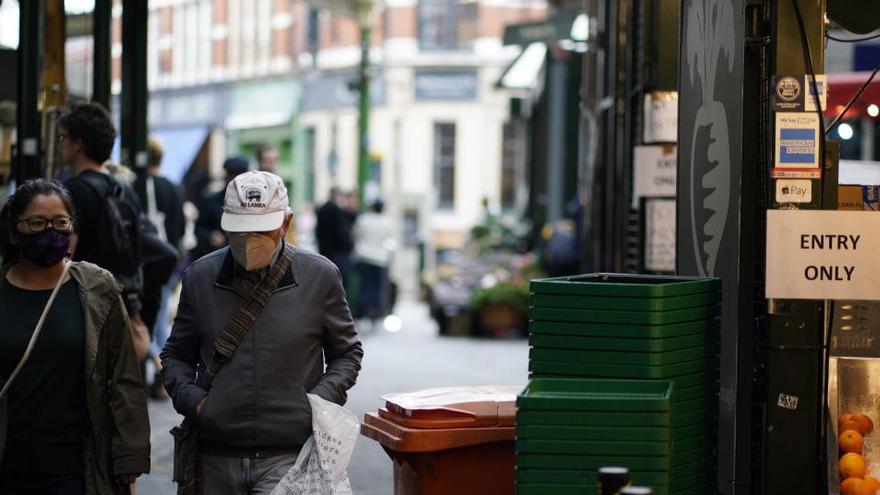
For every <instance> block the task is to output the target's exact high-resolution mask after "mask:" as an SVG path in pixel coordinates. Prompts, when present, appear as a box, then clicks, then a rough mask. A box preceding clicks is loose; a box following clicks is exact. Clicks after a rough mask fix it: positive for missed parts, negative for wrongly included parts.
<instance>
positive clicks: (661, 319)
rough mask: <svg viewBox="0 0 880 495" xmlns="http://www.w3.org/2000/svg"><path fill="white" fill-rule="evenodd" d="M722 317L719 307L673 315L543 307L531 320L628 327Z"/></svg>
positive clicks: (532, 313) (532, 312) (677, 311)
mask: <svg viewBox="0 0 880 495" xmlns="http://www.w3.org/2000/svg"><path fill="white" fill-rule="evenodd" d="M720 314H721V306H720V305H718V304H713V305H711V306H702V307H699V308H687V309H674V310H670V311H605V310H599V309H571V308H540V307H533V308H530V309H529V317H530V318H531V319H533V320H545V321H560V322H569V323H606V324H625V325H668V324H671V323H684V322H688V321H696V320H710V319H713V318H715V317H717V316H718V315H720Z"/></svg>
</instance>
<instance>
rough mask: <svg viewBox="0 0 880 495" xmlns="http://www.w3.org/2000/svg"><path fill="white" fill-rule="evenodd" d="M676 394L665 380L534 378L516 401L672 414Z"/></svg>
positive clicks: (539, 405)
mask: <svg viewBox="0 0 880 495" xmlns="http://www.w3.org/2000/svg"><path fill="white" fill-rule="evenodd" d="M673 393H674V390H673V387H672V385H671V384H670V383H669V382H664V381H645V380H608V379H598V380H595V379H583V378H581V379H565V378H533V379H531V380H530V381H529V384H528V386H527V387H526V389H525V390H524V391H523V392H522V394H520V396H519V397H517V401H516V402H517V407H518V408H521V409H557V408H558V409H579V410H589V411H659V412H665V413H669V411H670V410H671V408H672V397H673Z"/></svg>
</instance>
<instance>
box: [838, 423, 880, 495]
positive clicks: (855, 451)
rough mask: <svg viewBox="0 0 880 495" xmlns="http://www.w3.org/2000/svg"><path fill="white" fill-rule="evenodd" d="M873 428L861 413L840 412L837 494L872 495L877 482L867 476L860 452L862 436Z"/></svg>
mask: <svg viewBox="0 0 880 495" xmlns="http://www.w3.org/2000/svg"><path fill="white" fill-rule="evenodd" d="M872 431H874V422H873V421H871V418H869V417H868V416H866V415H864V414H843V415H841V416H840V419H838V421H837V432H838V435H839V436H838V437H837V445H838V446H839V447H840V453H841V457H840V461H838V463H837V468H838V470H839V471H840V479H841V482H840V495H875V494H876V493H877V490H880V481H878V480H877V478H874V477H873V476H871V474H870V471H869V470H868V466H867V464H866V463H865V458H864V456H862V453H863V452H862V451H863V449H864V448H865V436H866V435H868V434H870V433H871V432H872Z"/></svg>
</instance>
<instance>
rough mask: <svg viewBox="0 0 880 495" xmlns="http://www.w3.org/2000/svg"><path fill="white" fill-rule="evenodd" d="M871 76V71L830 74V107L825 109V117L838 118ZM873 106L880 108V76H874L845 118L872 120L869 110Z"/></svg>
mask: <svg viewBox="0 0 880 495" xmlns="http://www.w3.org/2000/svg"><path fill="white" fill-rule="evenodd" d="M870 75H871V71H866V72H845V73H840V74H828V106H827V107H826V109H825V117H829V118H834V117H837V115H838V114H839V113H840V112H842V111H843V108H844V107H845V106H846V104H847V103H848V102H849V100H850V98H852V97H853V95H854V94H856V91H858V90H859V88H860V87H861V86H862V84H864V83H865V81H867V80H868V77H870ZM871 104H874V105H877V106H880V74H877V75H876V76H874V80H873V81H871V84H869V85H868V87H867V88H865V91H864V92H863V93H862V96H860V97H859V99H858V100H856V102H855V103H854V104H853V106H852V108H850V109H849V111H848V112H846V116H845V117H844V118H845V119H857V118H871V117H870V116H869V115H868V110H867V109H868V106H869V105H871Z"/></svg>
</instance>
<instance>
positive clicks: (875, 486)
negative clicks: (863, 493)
mask: <svg viewBox="0 0 880 495" xmlns="http://www.w3.org/2000/svg"><path fill="white" fill-rule="evenodd" d="M865 483H867V484H868V487H869V488H870V489H871V495H874V494H875V493H877V490H880V480H878V479H877V478H875V477H873V476H865Z"/></svg>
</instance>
